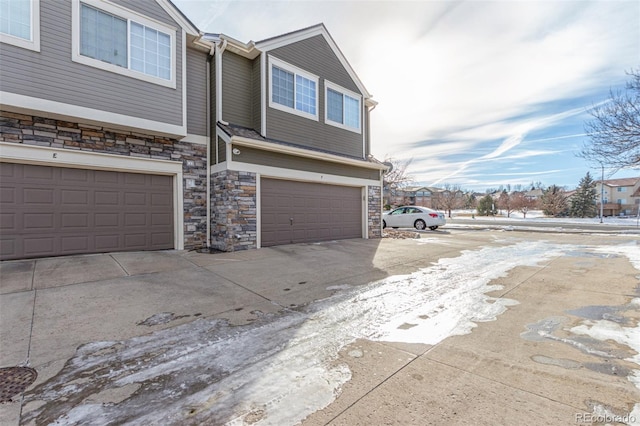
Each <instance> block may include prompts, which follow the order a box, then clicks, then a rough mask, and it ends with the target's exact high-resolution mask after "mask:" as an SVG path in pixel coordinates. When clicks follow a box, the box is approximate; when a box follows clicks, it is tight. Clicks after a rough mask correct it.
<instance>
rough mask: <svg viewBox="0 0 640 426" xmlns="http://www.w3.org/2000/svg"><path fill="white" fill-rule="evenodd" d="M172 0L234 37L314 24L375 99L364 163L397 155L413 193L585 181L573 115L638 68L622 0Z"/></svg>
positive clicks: (633, 8)
mask: <svg viewBox="0 0 640 426" xmlns="http://www.w3.org/2000/svg"><path fill="white" fill-rule="evenodd" d="M173 1H174V3H175V4H176V5H177V6H178V7H179V8H180V9H181V10H182V11H183V12H184V13H185V14H186V15H187V16H188V17H189V18H190V19H191V20H192V21H193V22H194V23H195V24H196V25H197V26H198V28H200V30H202V31H206V32H214V33H223V34H226V35H228V36H231V37H234V38H236V39H238V40H241V41H244V42H248V41H250V40H254V41H258V40H262V39H264V38H268V37H271V36H274V35H279V34H283V33H286V32H289V31H293V30H296V29H300V28H304V27H307V26H311V25H315V24H317V23H320V22H322V23H324V24H325V26H326V27H327V29H328V30H329V32H330V33H331V35H332V36H333V38H334V39H335V41H336V43H337V44H338V46H340V49H341V50H342V51H343V53H344V54H345V56H346V57H347V59H348V60H349V62H350V63H351V65H352V66H353V68H354V69H355V71H356V72H357V73H358V75H359V76H360V78H361V80H362V81H363V83H364V84H365V86H366V87H367V89H368V90H369V92H371V93H372V94H373V97H374V99H375V100H376V101H378V102H379V105H378V107H377V108H376V109H375V110H374V111H373V113H372V151H373V154H374V155H375V156H376V157H378V158H380V159H383V158H385V157H392V158H394V159H396V160H400V161H405V160H409V159H411V164H410V166H409V173H410V174H411V175H412V176H413V177H414V179H415V181H416V183H418V184H425V185H436V186H438V185H443V184H446V183H448V184H456V185H461V186H462V187H463V188H467V189H476V190H483V189H485V188H489V187H497V186H499V185H501V184H505V185H506V184H511V185H517V184H522V185H528V184H529V183H531V182H533V181H535V182H538V181H539V182H542V183H543V184H545V185H551V184H557V185H566V186H568V187H574V186H576V185H577V184H578V182H579V180H580V178H581V177H583V176H584V175H585V173H586V172H587V171H591V173H592V174H593V175H596V176H597V177H599V176H600V167H599V166H593V165H589V164H587V163H585V162H584V161H583V160H582V159H580V158H578V157H576V153H577V152H579V151H580V148H581V147H582V145H583V143H584V142H586V141H587V140H588V139H587V138H586V137H585V136H584V134H583V133H584V130H583V124H584V121H585V120H587V119H588V118H589V115H588V113H587V110H588V108H589V107H591V106H592V105H594V104H597V103H598V102H602V101H604V100H606V99H607V97H608V94H609V89H610V88H613V89H614V90H615V89H621V88H623V87H624V83H625V82H626V81H627V80H628V76H627V75H626V74H625V71H629V70H630V69H632V68H640V2H638V1H636V0H633V1H624V0H622V1H465V2H457V1H424V0H423V1H371V0H360V1H326V0H325V1H303V0H289V1H247V0H233V1H229V0H173ZM607 173H608V172H607ZM637 175H640V170H637V169H636V170H632V171H620V172H618V173H616V174H615V175H613V177H627V176H637Z"/></svg>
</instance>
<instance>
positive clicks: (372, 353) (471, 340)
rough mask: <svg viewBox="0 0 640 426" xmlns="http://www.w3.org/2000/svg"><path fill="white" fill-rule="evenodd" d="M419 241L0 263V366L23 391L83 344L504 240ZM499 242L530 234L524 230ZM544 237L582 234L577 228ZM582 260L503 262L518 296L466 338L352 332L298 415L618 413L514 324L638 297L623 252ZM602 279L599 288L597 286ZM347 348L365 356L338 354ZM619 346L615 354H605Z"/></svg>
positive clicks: (3, 408)
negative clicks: (414, 341)
mask: <svg viewBox="0 0 640 426" xmlns="http://www.w3.org/2000/svg"><path fill="white" fill-rule="evenodd" d="M422 236H423V238H422V239H420V240H402V239H399V240H391V239H383V240H346V241H339V242H327V243H319V244H302V245H291V246H281V247H275V248H265V249H260V250H254V251H244V252H236V253H216V254H203V253H197V252H178V251H166V252H129V253H112V254H104V255H87V256H71V257H61V258H48V259H37V260H27V261H11V262H3V263H0V283H1V284H0V293H1V295H0V326H1V328H0V345H1V347H2V351H1V352H0V367H11V366H19V365H28V366H31V367H33V368H35V370H36V371H37V372H38V378H37V381H36V382H35V383H34V384H33V385H32V386H31V387H30V388H29V389H33V387H35V386H37V385H39V384H42V383H45V382H46V381H47V380H49V379H51V378H52V377H54V376H56V374H58V373H59V372H60V370H61V369H62V368H63V366H64V365H65V363H67V362H68V360H70V359H71V358H72V357H73V356H74V353H75V352H76V349H77V348H78V347H79V346H81V345H83V344H87V343H91V342H100V341H121V340H125V339H129V338H132V337H136V336H145V335H149V334H150V333H153V332H156V331H158V330H163V329H169V328H172V327H176V326H178V325H181V324H186V323H190V322H192V321H195V320H197V319H201V318H224V319H226V320H228V321H229V322H230V323H231V324H237V325H242V324H248V323H251V322H252V321H254V320H256V319H257V318H258V317H259V316H261V315H263V314H268V313H276V312H281V311H282V310H284V309H296V308H298V307H300V306H303V305H306V304H308V303H310V302H313V301H314V300H318V299H323V298H326V297H328V296H330V295H332V294H333V293H335V291H336V288H344V287H345V286H354V287H355V286H361V285H364V284H368V283H371V282H374V281H376V280H379V279H382V278H385V277H387V276H390V275H399V274H407V273H411V272H414V271H416V270H417V269H419V268H424V267H427V266H429V265H431V264H432V262H436V261H437V260H438V259H440V258H445V257H456V256H458V255H459V254H460V253H461V251H462V250H473V249H477V248H479V247H483V246H487V245H500V244H504V242H502V241H501V238H502V236H504V233H503V234H496V233H491V232H486V231H469V230H467V231H463V230H452V231H447V230H446V229H445V230H443V231H438V232H433V233H427V234H423V235H422ZM509 237H510V238H521V239H526V238H542V237H540V236H536V237H532V236H530V235H527V234H524V233H523V234H518V233H510V234H509ZM544 238H547V239H549V238H550V239H553V238H556V239H557V240H559V241H563V242H564V241H566V240H567V239H568V238H570V239H572V241H574V242H575V243H576V244H582V243H586V242H588V241H589V237H588V236H587V237H583V236H571V237H567V236H561V235H560V236H545V237H544ZM598 238H601V237H598ZM603 238H606V237H603ZM609 238H610V241H609V242H608V243H610V244H616V243H629V241H631V240H630V239H629V238H628V237H624V236H617V237H616V236H611V237H609ZM584 256H585V258H586V259H587V260H586V261H585V260H584V259H582V258H580V256H577V257H576V256H572V257H568V258H563V259H559V260H558V261H555V262H553V263H551V264H550V265H548V266H546V267H545V269H544V271H542V272H540V271H537V270H536V271H535V272H536V273H535V274H534V273H532V271H531V270H528V269H526V268H524V269H522V270H516V271H514V272H513V274H514V275H513V276H510V278H509V279H506V278H505V282H504V284H505V290H503V291H501V292H500V293H501V294H499V295H496V296H497V297H503V296H504V295H505V294H506V293H511V294H510V295H509V297H514V298H515V299H517V300H518V301H520V302H521V307H518V308H514V309H510V310H509V311H508V312H506V313H505V314H503V316H502V317H500V318H499V320H498V321H495V322H492V323H486V324H484V323H483V324H481V325H480V326H479V327H478V329H477V330H474V331H473V333H472V334H470V335H464V336H457V337H452V338H449V339H446V340H445V341H444V342H442V344H440V345H437V346H436V347H428V346H425V345H407V344H395V345H394V344H381V343H376V342H369V341H359V342H357V343H356V344H354V345H355V346H354V345H352V346H350V347H349V348H344V349H343V351H342V352H341V353H342V354H343V358H344V360H345V362H347V363H348V364H349V367H350V368H351V370H352V371H353V378H352V380H351V381H349V382H348V383H347V384H346V386H345V387H344V389H343V392H342V394H341V396H340V397H339V398H338V399H337V400H336V401H335V402H334V403H333V404H331V405H330V406H329V407H327V408H326V409H325V410H322V411H319V412H317V413H315V414H314V415H312V416H311V417H310V418H309V419H307V422H308V423H309V424H326V423H328V422H334V423H336V424H375V423H382V422H391V423H393V422H396V423H397V422H399V423H403V424H428V423H430V422H431V423H434V424H436V423H442V421H444V422H445V423H446V422H449V423H453V424H455V423H458V420H460V421H461V422H462V423H464V421H467V422H470V421H472V419H474V418H475V417H473V416H486V417H484V418H479V421H476V422H474V423H477V424H498V423H501V421H500V420H496V421H491V420H492V418H491V417H490V416H491V415H495V411H491V410H496V409H497V407H501V408H503V409H504V411H503V414H502V416H503V420H505V421H507V420H508V419H516V420H514V421H509V423H514V422H516V423H517V420H518V419H519V420H523V419H525V418H526V417H522V416H520V417H519V416H518V413H519V412H520V411H521V410H525V411H527V410H528V411H529V412H530V415H532V416H533V413H535V411H536V410H538V409H539V408H540V407H547V406H549V407H548V408H549V409H550V410H551V411H549V413H550V414H549V413H547V414H548V415H545V416H542V417H541V418H542V419H545V418H546V419H557V418H558V413H563V415H567V416H569V417H571V415H573V414H572V413H577V412H582V411H586V410H588V408H589V406H588V403H587V400H588V398H587V396H589V395H590V396H591V398H592V400H593V401H596V400H597V401H600V402H602V403H603V404H605V405H606V407H609V408H610V409H611V410H621V407H627V408H631V407H632V406H633V402H634V401H636V402H637V401H640V393H638V390H637V389H636V388H635V387H634V386H633V384H631V383H630V382H628V380H626V378H622V377H613V375H612V374H603V373H598V372H594V371H592V370H593V369H592V370H588V369H587V370H585V369H584V367H582V366H583V365H586V364H588V363H589V359H587V358H586V357H585V359H580V360H578V361H579V363H578V364H575V365H579V366H578V367H576V368H561V369H560V370H558V367H557V365H554V362H556V361H554V360H562V359H570V358H571V359H575V358H576V355H575V354H573V353H570V352H571V351H570V348H569V349H568V348H566V347H563V346H560V347H558V348H556V349H555V350H554V349H553V348H551V349H550V348H545V350H544V351H541V350H540V347H539V346H540V345H541V344H539V343H535V344H534V343H527V342H526V341H524V340H522V339H520V337H519V335H520V333H521V332H522V331H525V330H526V325H527V324H530V323H535V322H537V321H541V320H544V319H545V318H547V317H549V316H554V315H556V316H557V315H561V314H562V313H563V312H564V311H565V310H566V309H570V308H572V307H575V306H588V305H617V306H626V305H627V304H628V303H629V302H630V300H631V298H632V297H633V295H634V294H635V297H638V293H637V292H638V289H637V288H636V286H637V285H638V282H637V278H635V276H636V275H637V274H638V271H637V270H635V269H634V268H633V266H631V265H630V264H629V262H628V261H626V260H625V259H623V258H619V259H615V260H613V261H612V260H611V259H597V258H594V257H593V256H589V255H587V254H585V255H584ZM614 263H615V271H614V270H612V269H611V266H612V265H613V264H614ZM576 276H579V277H580V281H579V284H578V283H577V281H576ZM612 279H613V283H614V284H611V283H610V281H612ZM514 282H517V283H518V285H514V284H513V283H514ZM602 282H607V283H609V284H607V286H606V288H602V287H601V283H602ZM624 312H625V313H624V315H626V316H628V317H629V318H635V319H637V318H638V317H639V316H640V314H638V311H637V309H636V310H634V309H632V308H628V309H626V311H624ZM354 347H357V348H359V349H358V350H359V351H360V353H362V354H364V356H363V357H358V358H357V359H354V358H353V357H350V356H349V355H348V354H349V353H350V351H352V350H353V348H354ZM630 355H633V354H629V353H627V352H624V353H623V352H620V354H616V357H623V358H624V357H628V356H630ZM536 356H537V357H539V358H535V357H536ZM540 357H542V358H540ZM532 359H533V360H534V361H532ZM535 359H539V360H549V361H548V363H546V364H545V363H544V362H535ZM616 359H617V358H616ZM399 360H402V361H399ZM578 361H576V362H578ZM556 363H557V362H556ZM567 365H570V366H575V365H574V364H571V363H568V364H567ZM594 368H595V367H594ZM627 368H630V367H628V366H627ZM461 372H462V373H464V374H461ZM465 378H466V379H465ZM594 389H597V391H595V390H594ZM487 392H488V393H487ZM481 395H483V396H481ZM596 396H597V398H596ZM125 397H126V395H125ZM111 398H112V399H114V398H115V399H114V400H118V398H116V397H115V396H111ZM452 398H453V399H452ZM460 398H463V400H461V399H460ZM13 401H14V402H10V403H5V404H2V405H0V424H2V425H18V424H20V418H21V416H22V417H23V418H24V415H25V413H28V412H29V411H31V410H34V409H36V408H37V406H35V405H27V406H23V403H22V399H21V398H20V396H16V397H15V398H14V399H13ZM505 401H506V404H507V406H508V407H505V406H504V403H505ZM545 401H546V402H545ZM549 401H552V402H549ZM478 409H480V411H477V410H478ZM456 410H457V411H456ZM492 413H493V414H492ZM627 413H628V411H627ZM520 414H521V413H520ZM621 414H622V412H621ZM457 415H461V416H460V417H456V416H457ZM539 415H540V413H537V414H536V416H539ZM421 416H427V417H421ZM504 416H506V417H504ZM425 418H427V419H429V420H428V421H426V420H425ZM534 418H535V416H534ZM538 418H539V417H538ZM563 418H564V417H563ZM394 419H395V420H394ZM456 419H457V420H456ZM463 419H464V420H463ZM530 419H531V418H530ZM572 419H573V418H567V422H566V423H567V424H568V423H572ZM52 420H53V419H52ZM441 420H442V421H441ZM494 420H495V419H494ZM639 420H640V419H639ZM544 423H545V421H544V420H543V421H542V422H541V424H544Z"/></svg>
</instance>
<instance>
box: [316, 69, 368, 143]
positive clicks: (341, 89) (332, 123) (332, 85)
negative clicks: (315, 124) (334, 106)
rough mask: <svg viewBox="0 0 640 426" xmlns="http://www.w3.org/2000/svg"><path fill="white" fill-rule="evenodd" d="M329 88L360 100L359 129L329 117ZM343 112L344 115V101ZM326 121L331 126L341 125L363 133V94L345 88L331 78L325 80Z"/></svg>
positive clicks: (342, 127)
mask: <svg viewBox="0 0 640 426" xmlns="http://www.w3.org/2000/svg"><path fill="white" fill-rule="evenodd" d="M329 89H331V90H333V91H336V92H340V93H341V94H342V95H343V96H344V95H347V96H349V97H350V98H353V99H356V100H357V101H358V113H359V114H360V117H359V119H358V124H359V126H358V128H357V129H356V128H355V127H350V126H347V125H346V124H343V123H337V122H335V121H332V120H330V119H329V96H328V91H329ZM343 99H344V98H343ZM342 114H343V115H344V102H343V110H342ZM343 119H344V117H343ZM324 122H325V123H327V124H328V125H330V126H335V127H339V128H341V129H344V130H349V131H350V132H353V133H357V134H362V95H360V94H358V93H355V92H352V91H351V90H348V89H345V88H344V87H342V86H338V85H337V84H335V83H332V82H330V81H329V80H325V81H324Z"/></svg>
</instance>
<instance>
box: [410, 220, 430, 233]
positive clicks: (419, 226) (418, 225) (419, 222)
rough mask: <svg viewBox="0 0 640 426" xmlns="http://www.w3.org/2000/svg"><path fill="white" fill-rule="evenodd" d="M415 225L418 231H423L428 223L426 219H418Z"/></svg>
mask: <svg viewBox="0 0 640 426" xmlns="http://www.w3.org/2000/svg"><path fill="white" fill-rule="evenodd" d="M413 226H415V227H416V229H417V230H418V231H422V230H423V229H424V228H426V227H427V224H426V223H424V220H422V219H418V220H416V223H414V224H413Z"/></svg>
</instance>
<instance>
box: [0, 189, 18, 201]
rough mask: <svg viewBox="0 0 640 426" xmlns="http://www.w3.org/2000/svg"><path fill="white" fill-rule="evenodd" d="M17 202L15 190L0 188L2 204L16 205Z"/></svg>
mask: <svg viewBox="0 0 640 426" xmlns="http://www.w3.org/2000/svg"><path fill="white" fill-rule="evenodd" d="M15 201H16V190H15V188H7V187H1V188H0V203H3V204H4V203H14V202H15Z"/></svg>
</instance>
